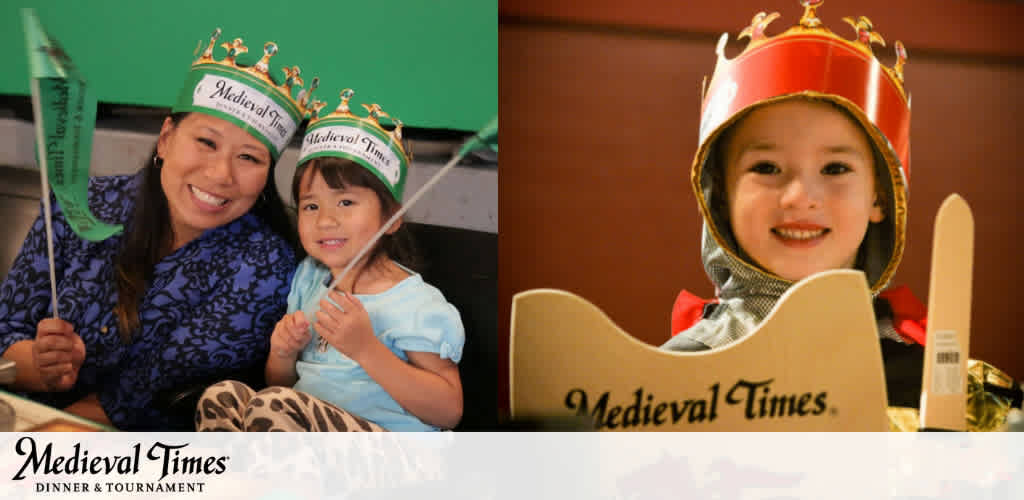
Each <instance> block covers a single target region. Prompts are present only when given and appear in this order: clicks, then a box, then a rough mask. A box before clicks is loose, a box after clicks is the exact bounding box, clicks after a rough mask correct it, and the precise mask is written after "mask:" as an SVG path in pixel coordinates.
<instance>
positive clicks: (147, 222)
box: [114, 113, 300, 343]
mask: <svg viewBox="0 0 1024 500" xmlns="http://www.w3.org/2000/svg"><path fill="white" fill-rule="evenodd" d="M186 116H188V113H175V114H172V115H171V117H170V118H171V122H173V123H174V126H175V127H177V126H178V124H180V123H181V121H182V120H184V119H185V117H186ZM156 154H157V149H156V146H154V147H153V154H152V155H151V156H150V157H149V158H147V161H146V163H145V164H144V165H143V166H142V170H143V172H142V178H141V180H140V183H139V186H138V190H137V191H136V193H135V209H134V213H133V216H132V218H131V220H129V221H128V223H127V224H126V225H125V231H124V236H123V237H122V238H121V249H120V251H119V252H118V254H117V256H116V257H115V258H114V269H115V270H116V273H117V276H116V282H117V308H116V312H117V322H118V327H119V330H120V332H121V340H122V341H124V342H125V343H127V342H129V341H130V340H131V337H132V334H133V333H134V332H135V331H136V330H138V329H139V325H140V321H139V302H140V301H141V300H142V296H143V295H144V294H145V292H146V288H147V287H148V286H149V282H150V281H151V280H152V279H153V270H154V268H155V267H156V264H157V262H159V261H160V259H162V258H163V257H164V256H165V255H167V254H168V253H169V252H170V251H171V245H172V242H173V241H174V235H173V230H172V228H171V216H170V209H169V207H168V206H167V195H166V194H165V193H164V190H163V187H162V185H161V183H160V167H161V166H163V160H160V159H156V158H157V157H156ZM151 159H152V160H151ZM275 163H276V162H274V161H271V163H270V168H269V170H268V171H267V184H266V185H265V186H264V187H263V192H262V193H260V196H259V198H258V200H257V201H256V204H255V205H253V207H252V208H251V209H249V213H251V214H254V215H256V216H257V217H259V218H260V219H262V220H263V222H264V223H266V224H267V225H268V226H270V229H271V230H273V231H274V232H275V233H277V234H278V235H280V236H281V237H282V238H284V239H285V241H287V242H288V244H289V245H291V247H292V248H294V249H296V250H298V249H300V247H299V245H298V237H297V234H296V233H295V228H294V226H293V225H292V223H291V221H292V219H293V217H292V216H291V215H290V214H289V213H288V212H287V211H286V209H285V206H284V202H282V201H281V196H280V195H279V194H278V192H277V184H276V183H275V182H274V167H275Z"/></svg>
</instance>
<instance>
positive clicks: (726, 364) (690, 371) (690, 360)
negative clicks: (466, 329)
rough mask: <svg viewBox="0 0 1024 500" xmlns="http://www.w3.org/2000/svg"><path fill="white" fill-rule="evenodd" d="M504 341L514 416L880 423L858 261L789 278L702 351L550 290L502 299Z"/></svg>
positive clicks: (632, 423)
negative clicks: (642, 331) (633, 331)
mask: <svg viewBox="0 0 1024 500" xmlns="http://www.w3.org/2000/svg"><path fill="white" fill-rule="evenodd" d="M823 297H827V299H826V300H823V299H822V298H823ZM666 340H667V339H666ZM510 343H511V345H510V352H511V356H512V359H511V363H510V367H511V377H510V393H511V398H512V401H511V408H510V409H511V413H512V417H513V419H531V418H541V419H544V418H549V419H559V418H566V417H571V416H583V417H590V418H592V419H593V422H594V427H595V428H596V429H598V430H613V431H885V430H887V429H888V427H887V420H886V393H885V380H884V374H883V370H882V356H881V350H880V346H879V342H878V332H877V327H876V326H875V319H874V312H873V310H872V306H871V297H870V293H869V291H868V288H867V283H866V280H865V278H864V275H863V273H861V272H859V271H851V270H836V271H827V272H824V273H820V274H817V275H814V276H812V277H810V278H808V279H806V280H804V281H801V282H799V283H797V284H796V285H794V286H793V287H791V288H790V289H789V290H788V291H787V292H786V293H785V294H784V295H783V296H782V298H781V299H780V300H779V301H778V303H777V304H776V306H775V308H774V309H773V310H772V312H771V313H770V314H769V315H768V317H767V318H766V319H765V320H764V321H763V322H762V324H761V325H760V326H759V327H758V328H757V329H756V330H755V331H753V332H751V333H750V334H749V335H748V336H747V337H745V338H744V339H742V340H740V341H739V342H736V343H733V344H731V345H728V346H725V347H722V348H719V349H713V350H710V351H704V352H698V353H678V352H668V351H663V350H661V349H658V348H657V347H656V346H651V345H648V344H646V343H644V342H641V341H639V340H637V339H635V338H633V337H632V336H630V335H629V334H628V333H626V332H625V331H623V330H622V329H620V328H619V327H618V326H616V325H615V324H614V323H613V322H612V320H611V319H610V318H608V316H606V315H605V314H604V313H603V312H601V311H600V310H599V309H598V308H597V307H595V306H594V305H593V304H590V303H589V302H587V301H586V300H584V299H582V298H580V297H578V296H576V295H573V294H571V293H568V292H564V291H559V290H531V291H526V292H522V293H519V294H517V295H516V296H515V297H514V298H513V304H512V322H511V339H510Z"/></svg>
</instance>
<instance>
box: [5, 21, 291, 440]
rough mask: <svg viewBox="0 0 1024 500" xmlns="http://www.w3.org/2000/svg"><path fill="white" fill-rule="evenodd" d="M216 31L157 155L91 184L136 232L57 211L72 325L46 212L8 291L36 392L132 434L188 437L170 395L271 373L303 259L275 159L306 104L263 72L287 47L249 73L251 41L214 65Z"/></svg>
mask: <svg viewBox="0 0 1024 500" xmlns="http://www.w3.org/2000/svg"><path fill="white" fill-rule="evenodd" d="M219 36H220V30H219V29H218V30H217V31H216V32H214V34H213V36H212V38H211V39H210V41H209V44H208V46H207V48H206V50H205V51H204V52H203V53H201V54H200V55H199V57H198V58H197V59H196V61H195V62H194V63H193V65H192V69H191V71H190V72H189V74H188V78H187V79H186V82H185V87H184V89H183V90H182V92H181V94H180V99H179V101H178V103H177V104H176V105H175V107H174V109H173V114H172V115H171V116H169V117H168V118H166V119H165V120H164V123H163V126H162V128H161V130H160V134H159V137H158V139H157V143H156V146H155V147H154V150H153V155H152V157H151V158H152V159H151V160H150V161H147V162H146V165H145V166H144V167H143V168H142V169H141V170H140V171H139V172H138V173H136V174H134V175H126V176H111V177H95V178H92V179H90V184H89V205H90V209H91V210H92V212H93V213H95V214H96V215H97V216H98V217H99V218H100V219H102V220H104V221H108V222H112V223H119V224H123V225H124V227H125V232H124V233H123V234H120V235H117V236H114V237H111V238H109V239H107V240H104V241H100V242H90V241H85V240H82V239H79V238H78V237H77V236H76V235H75V234H74V233H73V232H72V231H71V229H70V228H69V226H68V224H67V221H66V219H65V214H64V213H63V212H62V210H61V207H59V206H56V209H55V211H54V214H53V232H54V247H55V252H54V254H55V261H56V262H55V265H56V275H57V283H56V289H57V301H58V302H59V310H60V311H61V317H60V318H55V317H52V316H53V311H52V310H51V306H50V304H51V292H50V280H49V275H48V274H47V272H46V269H47V264H46V260H47V257H46V255H47V252H46V236H45V232H44V229H43V227H44V223H43V219H42V217H39V218H37V219H36V221H35V223H34V225H33V226H32V229H31V230H30V231H29V235H28V237H27V238H26V240H25V242H24V244H23V245H22V248H21V250H20V252H19V254H18V256H17V257H16V258H15V261H14V263H13V265H12V268H11V270H10V272H9V274H8V275H7V277H6V279H5V280H4V282H3V284H2V285H0V310H2V311H3V312H2V313H0V352H2V353H3V357H4V358H7V359H12V360H14V361H15V362H16V363H17V366H18V370H17V378H16V380H15V381H14V384H13V388H14V389H17V390H20V391H23V392H25V393H27V395H28V396H29V397H31V398H32V399H35V400H38V401H41V402H44V403H47V404H50V405H52V406H56V407H59V408H64V409H65V410H66V411H68V412H70V413H73V414H76V415H80V416H83V417H85V418H89V419H92V420H95V421H98V422H100V423H104V424H111V425H113V426H114V427H117V428H119V429H122V430H185V429H188V428H190V426H191V415H190V414H189V413H188V412H186V414H184V415H181V414H179V413H176V412H171V411H168V410H167V409H166V408H165V407H163V406H162V405H161V401H162V398H161V395H162V394H164V393H166V392H168V391H176V390H180V389H183V388H186V387H189V386H193V385H196V384H202V383H205V382H206V381H209V380H211V379H219V378H223V377H224V376H227V375H229V374H235V373H237V372H239V371H243V370H246V369H249V368H251V367H254V366H257V367H258V366H262V364H263V360H264V359H265V358H266V353H267V351H268V339H269V336H270V331H271V329H272V327H273V324H274V322H275V321H276V320H277V319H278V318H280V316H281V315H282V314H283V313H284V311H285V306H286V297H287V292H288V283H289V279H290V277H291V274H292V272H293V270H294V267H295V264H296V248H295V246H294V243H293V242H294V241H295V237H294V235H293V229H292V227H291V225H290V223H289V222H288V217H287V215H286V213H285V209H284V206H283V204H282V202H281V199H280V196H279V195H278V191H277V189H276V187H275V185H274V182H273V179H274V165H275V163H276V161H277V159H278V158H279V156H280V153H281V150H282V147H283V146H284V145H286V144H287V143H288V141H289V139H290V138H291V136H292V135H293V134H294V133H295V131H296V129H297V128H298V124H299V123H300V122H301V120H302V117H303V115H304V114H305V113H306V104H307V102H306V101H307V99H295V98H293V97H292V87H293V84H295V83H296V82H293V81H288V82H285V83H283V84H282V83H278V82H277V81H275V80H274V79H273V78H271V77H270V76H269V74H268V73H267V70H268V66H267V64H266V63H267V60H269V59H270V57H271V56H273V55H274V54H275V53H276V52H277V46H276V44H274V43H272V42H271V43H267V44H265V45H264V50H263V57H262V58H261V59H259V61H257V62H256V63H255V64H253V65H251V66H250V65H242V64H240V63H238V62H236V61H235V56H236V55H238V54H241V53H244V52H246V51H247V49H246V48H245V47H244V45H242V41H241V40H240V39H235V41H234V42H233V43H231V44H224V46H226V48H227V49H228V52H227V55H226V56H225V57H223V58H222V59H220V60H217V59H215V58H214V54H213V49H214V47H215V46H216V45H217V44H216V40H217V39H218V38H219ZM231 89H234V90H233V91H232V90H231ZM231 92H235V93H236V94H238V93H243V92H244V93H245V95H246V97H247V99H246V100H245V101H244V102H243V101H241V100H239V99H233V100H230V99H228V98H227V97H226V96H228V95H231ZM254 106H255V107H259V108H260V109H261V110H264V111H265V112H258V113H257V112H254V111H253V108H254ZM54 203H55V202H54Z"/></svg>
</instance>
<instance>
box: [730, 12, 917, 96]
mask: <svg viewBox="0 0 1024 500" xmlns="http://www.w3.org/2000/svg"><path fill="white" fill-rule="evenodd" d="M799 2H800V5H801V6H803V8H804V12H803V15H802V16H800V21H799V22H798V23H797V24H796V25H794V26H792V27H790V28H788V29H786V31H784V32H783V33H781V34H779V35H776V36H771V37H770V36H768V35H766V34H765V29H766V28H767V27H768V25H769V24H770V23H771V22H772V21H774V20H776V19H778V18H779V17H780V15H779V13H778V12H772V13H770V14H768V13H765V12H758V13H757V14H756V15H755V16H754V18H753V19H751V21H750V25H749V26H746V27H744V28H743V30H742V31H740V33H739V35H738V36H737V37H736V38H737V40H739V39H743V38H749V39H750V41H749V42H748V43H747V46H746V47H745V48H744V49H743V52H742V53H741V54H740V55H741V56H742V55H743V54H745V53H747V52H748V51H750V50H751V49H752V48H754V47H759V46H762V45H764V44H767V43H770V42H771V41H773V40H778V39H782V38H784V37H790V36H795V35H806V34H814V35H819V36H824V37H827V38H831V39H833V40H836V41H839V42H840V43H843V44H845V45H847V46H850V47H853V48H855V49H857V50H858V51H860V52H862V53H864V54H865V55H868V56H870V57H872V58H874V51H873V50H872V47H871V45H872V44H878V45H881V46H883V47H884V46H885V39H884V38H882V34H881V33H879V32H877V31H875V27H874V23H872V22H871V19H868V18H867V16H857V17H844V18H843V21H844V22H846V23H847V24H849V25H850V26H851V27H853V29H854V31H855V35H856V36H855V37H854V38H853V39H852V40H850V39H846V38H843V37H841V36H839V35H837V34H835V33H833V32H832V31H831V30H829V29H828V28H826V27H825V25H824V24H823V23H822V22H821V19H819V18H818V13H817V10H818V9H819V8H821V6H822V5H824V4H825V0H799ZM727 41H728V39H727V35H723V36H722V38H721V39H720V40H719V42H718V45H717V47H716V49H715V52H716V53H718V56H719V58H722V59H724V58H725V45H726V43H727ZM894 47H895V51H896V63H895V64H894V65H893V67H892V68H889V67H886V66H884V65H881V63H879V65H880V66H882V69H884V70H885V72H886V73H887V74H889V75H890V76H891V77H892V79H893V80H894V81H895V83H896V86H897V87H898V88H899V91H900V93H901V94H903V95H904V96H905V95H906V94H905V93H904V90H903V68H904V66H905V65H906V63H907V49H906V47H904V46H903V43H902V42H899V41H897V42H896V43H895V44H894ZM876 60H877V59H876Z"/></svg>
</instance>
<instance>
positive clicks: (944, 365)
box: [929, 330, 962, 394]
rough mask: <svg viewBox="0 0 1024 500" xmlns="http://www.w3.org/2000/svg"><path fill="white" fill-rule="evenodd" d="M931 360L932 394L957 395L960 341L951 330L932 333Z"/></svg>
mask: <svg viewBox="0 0 1024 500" xmlns="http://www.w3.org/2000/svg"><path fill="white" fill-rule="evenodd" d="M934 334H935V338H933V339H929V341H930V342H932V343H933V348H934V350H933V351H932V352H933V353H934V354H933V355H934V359H933V360H932V380H931V389H930V392H931V393H932V394H958V393H960V392H962V390H961V387H960V378H961V377H960V341H959V340H958V339H957V336H956V332H955V331H953V330H939V331H936V332H934Z"/></svg>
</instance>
